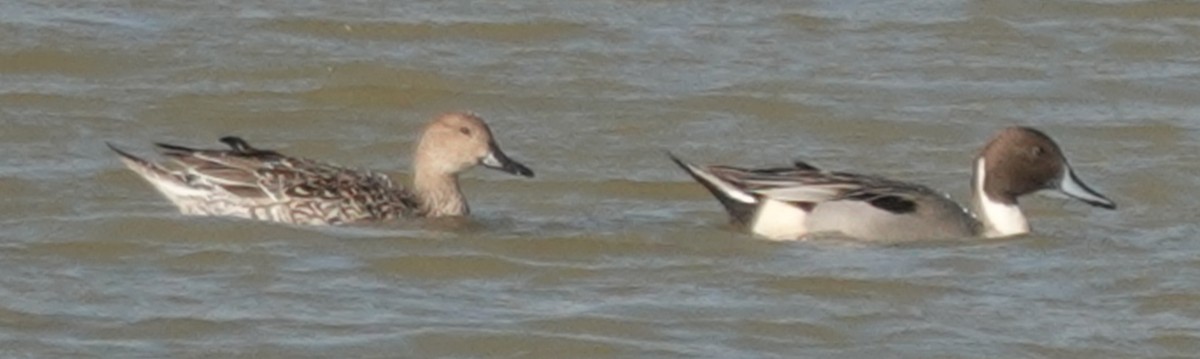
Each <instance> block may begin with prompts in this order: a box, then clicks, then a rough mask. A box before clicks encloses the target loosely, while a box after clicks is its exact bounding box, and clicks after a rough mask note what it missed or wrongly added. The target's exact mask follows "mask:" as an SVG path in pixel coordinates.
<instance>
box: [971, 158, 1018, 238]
mask: <svg viewBox="0 0 1200 359" xmlns="http://www.w3.org/2000/svg"><path fill="white" fill-rule="evenodd" d="M987 181H988V176H987V164H986V163H985V159H984V158H983V157H979V158H977V159H975V173H974V179H973V180H972V181H971V192H972V197H973V204H974V207H975V213H976V214H977V215H978V216H979V220H980V222H983V235H984V236H986V237H989V238H998V237H1008V236H1015V235H1018V234H1025V233H1029V221H1027V220H1026V219H1025V214H1024V213H1022V212H1021V207H1020V206H1018V205H1017V199H1016V198H1015V197H1005V196H1003V195H992V194H988V192H989V191H988V190H987V189H988V187H987V184H988V183H987Z"/></svg>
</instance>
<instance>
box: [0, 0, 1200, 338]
mask: <svg viewBox="0 0 1200 359" xmlns="http://www.w3.org/2000/svg"><path fill="white" fill-rule="evenodd" d="M1198 38H1200V4H1198V3H1193V2H1182V1H1101V0H1094V1H1075V0H1071V1H1068V0H1047V1H967V0H917V1H835V0H830V1H805V2H796V3H792V2H761V1H760V2H690V1H673V0H667V1H653V2H646V1H573V2H560V1H543V2H538V1H530V2H494V1H446V2H443V1H433V2H395V3H392V2H378V3H363V2H339V1H328V2H318V1H310V2H302V1H264V0H249V1H223V2H213V1H182V0H164V1H112V0H101V1H87V2H81V1H62V0H39V1H32V0H16V1H14V0H7V1H0V124H2V127H0V196H3V198H4V200H3V201H0V273H3V274H4V275H3V276H0V357H6V358H7V357H16V358H88V357H102V358H135V357H153V358H166V357H172V358H200V357H211V358H230V357H254V358H297V357H319V358H356V357H370V358H384V357H406V358H432V357H458V358H464V357H489V358H492V357H501V358H588V357H620V358H633V357H655V358H684V357H689V358H690V357H708V358H796V357H829V358H834V357H836V358H893V357H902V358H1133V357H1137V358H1167V357H1181V358H1182V357H1195V353H1196V352H1197V351H1200V332H1198V329H1200V324H1198V323H1200V256H1197V253H1200V241H1198V239H1200V238H1198V236H1197V227H1196V225H1195V224H1194V221H1195V216H1196V215H1195V213H1196V212H1197V209H1198V207H1200V206H1198V205H1197V204H1196V199H1197V198H1200V192H1198V188H1200V183H1198V181H1197V179H1196V176H1197V174H1198V173H1200V166H1198V165H1197V164H1198V163H1200V162H1198V161H1197V160H1198V157H1200V156H1198V155H1197V153H1200V145H1197V143H1198V142H1197V140H1198V139H1200V115H1198V114H1200V105H1198V104H1200V101H1198V100H1200V57H1198V56H1197V54H1200V41H1198ZM455 109H469V110H474V111H476V112H479V113H481V114H483V115H484V116H485V117H487V118H488V119H489V121H490V122H491V124H492V125H493V128H494V130H495V132H496V135H497V137H498V138H499V141H500V143H501V144H502V145H503V147H504V148H505V149H506V150H507V151H508V153H509V154H510V155H512V156H513V157H515V158H518V159H520V160H522V161H523V162H525V163H526V164H527V165H529V166H530V167H532V168H534V169H535V170H536V171H537V173H538V177H537V178H534V179H530V180H526V179H521V178H516V177H511V176H506V175H503V174H499V173H495V172H488V171H483V170H479V171H475V172H472V173H469V174H468V175H466V176H465V177H466V184H465V186H466V187H467V188H466V190H467V192H468V195H469V197H470V199H471V203H472V207H473V210H474V212H475V214H476V217H475V218H474V219H473V221H472V223H471V224H470V225H467V226H465V227H447V226H443V225H439V224H429V223H422V222H419V221H409V222H400V223H389V224H383V225H378V226H370V227H360V228H304V227H291V226H284V225H275V224H264V223H255V222H248V221H240V220H228V219H213V218H190V217H183V216H180V215H178V214H175V213H174V209H173V208H172V207H170V205H169V204H167V202H165V201H164V200H163V199H161V198H160V197H159V196H158V195H157V194H156V193H154V191H153V190H152V189H151V188H150V187H149V186H147V185H146V184H145V183H143V182H142V181H140V180H139V179H137V178H136V177H135V176H134V175H133V174H132V173H130V172H128V171H126V170H125V169H124V168H123V167H121V165H120V163H119V162H118V161H117V160H116V158H115V157H114V156H113V155H112V154H111V153H109V152H108V151H107V149H105V147H104V144H103V142H104V141H114V142H117V143H120V144H123V145H125V146H126V147H131V148H137V149H138V150H139V151H142V152H143V153H144V152H145V150H146V147H145V146H147V145H148V144H149V143H150V142H152V141H166V142H175V143H181V144H190V145H202V144H215V139H216V138H217V137H219V136H221V135H227V134H237V135H241V136H244V137H245V138H247V139H249V140H250V141H252V142H254V143H257V144H260V145H262V146H266V147H274V148H278V149H280V150H283V151H286V152H288V153H293V154H299V155H303V156H306V157H312V158H321V159H327V160H331V161H336V162H339V163H345V164H350V165H354V166H362V167H371V168H378V169H383V170H388V171H395V172H397V173H398V174H401V176H400V178H403V175H402V174H404V173H406V172H407V167H408V164H409V157H408V155H409V153H410V151H409V150H410V148H411V147H412V145H413V141H414V140H415V133H414V131H416V130H417V129H418V128H419V127H420V125H421V124H422V123H423V122H424V121H425V120H426V119H428V118H429V117H430V116H433V115H434V114H437V113H439V112H443V111H448V110H455ZM1011 124H1025V125H1032V126H1036V127H1039V128H1042V129H1044V130H1046V131H1047V132H1049V133H1050V134H1051V135H1053V136H1055V137H1056V138H1057V139H1058V141H1059V142H1060V144H1061V145H1062V146H1063V147H1064V149H1065V150H1066V152H1067V154H1068V156H1070V157H1071V158H1072V161H1073V164H1074V166H1075V167H1076V169H1077V170H1078V171H1079V174H1080V176H1081V177H1083V178H1084V180H1085V181H1087V182H1089V183H1090V184H1091V185H1092V186H1093V187H1096V188H1097V189H1099V190H1101V191H1102V192H1104V193H1105V194H1107V195H1109V196H1110V197H1111V198H1113V199H1114V200H1116V201H1117V202H1118V203H1119V204H1120V206H1121V207H1120V209H1119V210H1118V211H1113V212H1109V211H1100V210H1095V209H1092V208H1089V207H1087V206H1085V205H1082V204H1079V203H1075V202H1072V203H1066V202H1061V201H1060V200H1055V199H1045V198H1031V199H1029V200H1027V201H1025V203H1024V204H1025V205H1026V207H1027V208H1028V210H1029V212H1030V216H1031V217H1032V219H1033V225H1034V228H1035V231H1037V233H1038V234H1037V235H1033V236H1026V237H1022V238H1017V239H1011V240H992V241H976V242H940V243H929V244H921V245H902V246H898V245H864V244H855V243H852V242H847V241H840V240H827V241H815V242H801V243H771V242H767V241H762V240H757V239H754V238H752V237H750V236H747V235H745V234H742V233H739V232H737V231H734V230H732V229H731V228H729V227H728V226H726V225H725V217H724V214H723V213H722V212H721V209H720V208H719V205H718V204H717V203H716V202H715V201H714V200H712V199H711V197H709V195H708V194H707V193H705V192H704V190H703V189H701V188H700V187H699V186H697V185H695V184H694V183H692V182H691V180H690V179H689V178H687V176H686V175H684V174H683V173H681V172H680V171H679V170H678V169H677V168H675V167H674V166H673V164H671V163H670V162H669V161H668V160H667V159H666V158H665V156H664V155H663V150H666V149H670V150H673V151H676V152H678V153H680V154H681V155H684V156H686V157H688V158H690V159H694V160H697V161H703V162H720V163H733V164H744V165H778V164H784V163H788V161H790V160H792V159H794V158H805V159H807V160H810V161H812V162H814V163H816V164H818V165H822V166H825V167H830V168H835V169H842V170H855V171H864V172H870V173H877V174H883V175H888V176H891V177H896V178H903V179H909V180H914V181H921V182H925V183H928V184H930V185H932V186H934V187H937V188H941V189H944V190H946V191H948V192H950V193H951V194H954V195H956V197H958V198H964V197H965V196H963V194H965V191H966V188H967V186H968V182H967V176H968V174H969V172H970V171H969V170H970V169H969V163H970V159H971V156H972V155H973V153H974V151H976V148H977V147H978V146H979V145H981V144H982V142H983V141H984V140H986V138H987V137H988V135H989V134H990V133H992V132H993V131H995V130H997V129H999V128H1002V127H1004V126H1007V125H1011Z"/></svg>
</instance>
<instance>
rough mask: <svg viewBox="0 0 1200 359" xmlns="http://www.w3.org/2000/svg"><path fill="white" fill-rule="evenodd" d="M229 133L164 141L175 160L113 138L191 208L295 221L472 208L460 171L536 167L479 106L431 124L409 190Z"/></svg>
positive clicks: (140, 168) (135, 164) (522, 171)
mask: <svg viewBox="0 0 1200 359" xmlns="http://www.w3.org/2000/svg"><path fill="white" fill-rule="evenodd" d="M221 142H224V143H225V144H226V145H228V146H229V147H230V149H227V150H226V149H219V150H217V149H192V148H187V147H182V146H176V145H170V144H162V143H159V144H157V145H158V147H159V149H160V152H161V153H162V154H163V155H164V156H166V157H168V158H170V159H171V160H173V161H172V162H174V164H175V165H174V166H171V167H168V166H165V165H163V164H159V163H154V162H150V161H146V160H143V159H141V158H138V157H136V156H134V155H132V154H130V153H128V152H125V151H122V150H121V149H118V148H117V147H115V146H113V145H112V144H109V147H110V148H112V149H113V151H116V152H117V153H118V154H120V155H121V160H122V161H123V162H125V165H126V166H128V167H129V168H130V169H132V170H133V171H134V172H137V174H139V175H141V177H142V178H144V179H146V181H148V182H150V184H152V185H154V188H156V189H158V191H159V192H162V194H163V195H165V196H166V197H167V199H170V200H171V202H173V203H175V205H176V206H177V207H179V210H180V211H181V212H183V213H184V214H190V215H202V216H233V217H243V218H250V219H257V220H265V221H275V222H285V223H294V224H315V225H327V224H342V223H351V222H361V221H373V220H380V219H389V218H397V217H441V216H463V215H466V214H468V213H469V212H470V210H469V208H468V207H467V201H466V199H464V198H463V193H462V190H461V189H460V188H459V185H458V174H459V173H462V172H465V171H466V170H469V169H471V168H472V167H474V166H476V165H483V166H485V167H490V168H495V169H499V170H502V171H505V172H509V173H512V174H517V175H521V176H525V177H533V171H531V170H530V169H529V168H528V167H525V165H522V164H520V163H518V162H517V161H514V160H512V159H509V158H508V156H506V155H505V154H504V152H501V151H500V146H498V145H496V140H495V139H493V138H492V131H491V129H489V128H488V125H487V124H486V123H484V122H483V119H481V118H480V117H479V116H477V115H475V114H471V113H449V114H445V115H442V116H439V117H437V118H435V119H434V120H433V121H430V122H429V124H427V125H426V126H425V129H424V133H423V134H422V135H421V140H420V142H419V144H418V145H417V147H416V151H417V152H416V156H415V158H414V160H413V187H412V190H411V191H410V190H406V189H404V188H403V187H401V186H397V185H396V184H394V183H393V182H392V180H391V179H390V178H388V176H386V175H383V174H380V173H376V172H372V171H365V170H354V169H349V168H344V167H339V166H336V165H333V164H328V163H322V162H318V161H313V160H309V159H303V158H296V157H289V156H285V155H283V154H280V153H278V152H275V151H270V150H260V149H256V148H254V147H251V146H250V145H249V144H247V143H246V141H244V140H242V139H241V138H237V137H232V136H230V137H224V138H221Z"/></svg>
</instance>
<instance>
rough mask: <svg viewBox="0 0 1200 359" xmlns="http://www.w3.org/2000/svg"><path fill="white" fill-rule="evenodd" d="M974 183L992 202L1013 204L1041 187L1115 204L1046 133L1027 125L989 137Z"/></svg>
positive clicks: (1101, 203) (1099, 204)
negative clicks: (1087, 181) (1087, 180)
mask: <svg viewBox="0 0 1200 359" xmlns="http://www.w3.org/2000/svg"><path fill="white" fill-rule="evenodd" d="M977 161H982V167H980V164H979V163H977V164H976V170H977V171H978V170H979V169H982V170H983V171H984V172H983V178H978V177H979V176H980V175H981V174H979V173H976V177H977V180H976V183H975V185H976V186H979V185H980V182H982V187H983V188H982V189H983V193H984V194H985V195H987V197H988V199H990V200H991V201H993V202H996V203H1003V204H1012V205H1015V204H1016V203H1017V197H1020V196H1023V195H1026V194H1029V193H1033V192H1037V191H1040V190H1044V189H1055V190H1058V191H1060V192H1062V193H1064V194H1066V195H1068V196H1070V197H1072V198H1075V199H1078V200H1080V201H1083V202H1085V203H1087V204H1090V205H1093V206H1097V207H1103V208H1107V209H1114V208H1116V204H1115V203H1113V202H1112V201H1111V200H1109V199H1108V198H1105V197H1104V196H1103V195H1101V194H1100V193H1098V192H1096V191H1094V190H1092V189H1091V188H1089V187H1088V186H1087V185H1085V184H1084V183H1083V182H1082V181H1080V180H1079V178H1078V177H1076V176H1075V171H1073V170H1072V169H1071V165H1070V164H1069V163H1068V162H1067V158H1066V156H1064V155H1063V153H1062V150H1061V149H1060V148H1059V147H1058V144H1056V143H1054V140H1053V139H1050V136H1047V135H1046V134H1045V133H1042V132H1041V131H1038V130H1036V129H1033V128H1029V127H1009V128H1006V129H1004V130H1002V131H1000V133H998V134H996V135H995V136H994V137H992V140H991V141H989V142H988V144H987V145H986V146H984V147H983V150H982V151H980V154H979V157H978V159H977Z"/></svg>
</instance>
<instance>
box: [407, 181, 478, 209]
mask: <svg viewBox="0 0 1200 359" xmlns="http://www.w3.org/2000/svg"><path fill="white" fill-rule="evenodd" d="M413 188H414V190H415V191H416V195H417V198H418V199H419V200H420V202H421V213H424V214H425V216H427V217H443V216H465V215H467V214H468V213H470V211H471V210H470V208H468V207H467V200H466V199H465V198H464V197H463V194H462V190H461V189H459V187H458V175H456V174H445V173H428V172H424V171H417V173H416V174H415V175H414V178H413Z"/></svg>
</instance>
